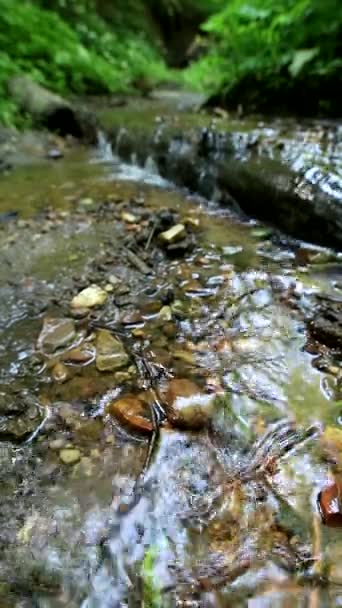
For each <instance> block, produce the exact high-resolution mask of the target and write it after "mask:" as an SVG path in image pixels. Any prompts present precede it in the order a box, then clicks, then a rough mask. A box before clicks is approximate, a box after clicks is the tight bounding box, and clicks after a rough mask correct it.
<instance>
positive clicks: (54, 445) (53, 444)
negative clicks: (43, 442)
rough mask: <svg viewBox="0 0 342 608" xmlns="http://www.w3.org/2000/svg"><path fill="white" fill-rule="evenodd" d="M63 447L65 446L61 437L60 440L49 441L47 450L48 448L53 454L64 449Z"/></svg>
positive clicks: (64, 441)
mask: <svg viewBox="0 0 342 608" xmlns="http://www.w3.org/2000/svg"><path fill="white" fill-rule="evenodd" d="M65 445H66V440H65V439H64V438H63V437H61V438H58V439H53V440H52V441H50V443H49V448H50V450H52V451H54V452H58V451H59V450H61V449H62V448H64V446H65Z"/></svg>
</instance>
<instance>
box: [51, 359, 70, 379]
mask: <svg viewBox="0 0 342 608" xmlns="http://www.w3.org/2000/svg"><path fill="white" fill-rule="evenodd" d="M51 376H52V378H53V380H54V381H55V382H58V383H59V384H63V382H66V381H67V380H68V378H69V370H68V368H67V367H66V366H65V365H64V364H63V363H60V362H59V363H57V364H56V365H55V367H54V368H53V370H52V373H51Z"/></svg>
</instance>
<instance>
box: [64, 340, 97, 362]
mask: <svg viewBox="0 0 342 608" xmlns="http://www.w3.org/2000/svg"><path fill="white" fill-rule="evenodd" d="M94 358H95V348H94V347H93V346H92V345H91V344H87V343H85V342H84V343H83V344H82V345H81V346H80V347H78V348H73V349H72V350H69V351H68V352H67V353H66V354H65V355H64V357H63V361H65V362H67V363H70V364H73V365H86V364H87V363H91V362H92V361H93V360H94Z"/></svg>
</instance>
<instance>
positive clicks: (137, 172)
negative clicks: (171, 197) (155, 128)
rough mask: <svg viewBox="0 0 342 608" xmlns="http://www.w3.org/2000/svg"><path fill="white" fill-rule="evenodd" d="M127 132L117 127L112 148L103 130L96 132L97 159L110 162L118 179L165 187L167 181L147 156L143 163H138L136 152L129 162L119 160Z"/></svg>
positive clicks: (152, 160) (167, 183) (153, 161)
mask: <svg viewBox="0 0 342 608" xmlns="http://www.w3.org/2000/svg"><path fill="white" fill-rule="evenodd" d="M126 133H127V131H126V129H125V128H124V127H122V128H121V129H119V131H118V134H117V137H116V141H115V146H114V150H113V148H112V144H111V143H110V141H109V140H108V139H107V137H106V134H105V133H104V132H103V131H99V132H98V134H97V159H98V161H99V162H105V163H111V164H112V166H113V175H114V176H115V177H116V178H118V179H120V180H128V181H134V182H143V183H145V184H150V185H154V186H160V187H164V188H165V187H167V186H168V185H169V182H168V181H166V180H164V179H163V178H162V177H161V176H160V173H159V170H158V166H157V163H156V162H155V160H154V159H153V158H152V156H148V157H147V158H146V160H145V162H144V165H143V166H141V165H139V162H138V158H137V154H135V153H133V154H132V155H131V158H130V162H129V163H126V162H122V161H121V160H120V145H121V141H122V139H123V137H124V136H125V134H126Z"/></svg>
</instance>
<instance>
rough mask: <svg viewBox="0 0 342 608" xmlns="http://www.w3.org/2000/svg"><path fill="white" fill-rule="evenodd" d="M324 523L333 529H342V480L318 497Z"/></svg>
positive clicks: (325, 489)
mask: <svg viewBox="0 0 342 608" xmlns="http://www.w3.org/2000/svg"><path fill="white" fill-rule="evenodd" d="M317 505H318V509H319V512H320V515H321V518H322V521H323V523H324V524H325V525H326V526H329V527H331V528H341V527H342V480H337V481H336V482H335V483H333V484H331V485H329V486H327V487H326V488H324V489H323V490H322V491H321V492H320V493H319V494H318V497H317Z"/></svg>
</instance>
